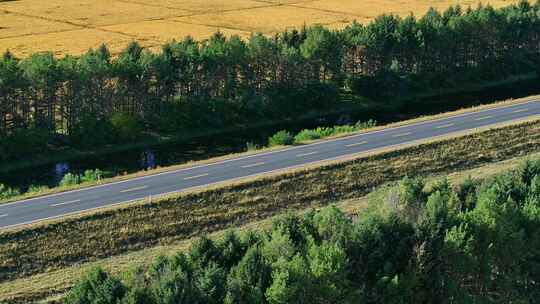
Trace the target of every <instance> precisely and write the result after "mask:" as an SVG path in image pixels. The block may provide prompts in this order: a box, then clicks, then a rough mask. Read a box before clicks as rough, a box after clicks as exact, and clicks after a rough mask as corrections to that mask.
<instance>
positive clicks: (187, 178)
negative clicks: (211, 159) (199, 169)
mask: <svg viewBox="0 0 540 304" xmlns="http://www.w3.org/2000/svg"><path fill="white" fill-rule="evenodd" d="M205 176H208V173H204V174H199V175H195V176H189V177H185V178H184V180H190V179H196V178H200V177H205Z"/></svg>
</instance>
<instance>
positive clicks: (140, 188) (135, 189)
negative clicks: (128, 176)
mask: <svg viewBox="0 0 540 304" xmlns="http://www.w3.org/2000/svg"><path fill="white" fill-rule="evenodd" d="M146 188H148V186H140V187H135V188H131V189H126V190H122V191H120V193H126V192H133V191H137V190H142V189H146Z"/></svg>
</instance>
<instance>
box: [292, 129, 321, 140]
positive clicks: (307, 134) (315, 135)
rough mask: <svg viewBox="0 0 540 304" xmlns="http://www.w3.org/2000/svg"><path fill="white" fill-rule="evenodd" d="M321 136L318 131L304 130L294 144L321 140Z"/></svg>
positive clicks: (297, 135) (295, 138)
mask: <svg viewBox="0 0 540 304" xmlns="http://www.w3.org/2000/svg"><path fill="white" fill-rule="evenodd" d="M321 137H322V136H321V134H320V133H319V132H317V130H302V131H300V133H298V134H296V136H295V137H294V142H295V143H299V142H304V141H308V140H315V139H319V138H321Z"/></svg>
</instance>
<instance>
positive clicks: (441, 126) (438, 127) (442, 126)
mask: <svg viewBox="0 0 540 304" xmlns="http://www.w3.org/2000/svg"><path fill="white" fill-rule="evenodd" d="M453 125H454V124H453V123H449V124H446V125H440V126H437V127H435V129H442V128H448V127H451V126H453Z"/></svg>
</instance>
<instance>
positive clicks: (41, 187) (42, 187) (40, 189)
mask: <svg viewBox="0 0 540 304" xmlns="http://www.w3.org/2000/svg"><path fill="white" fill-rule="evenodd" d="M48 189H49V187H48V186H45V185H30V186H29V187H28V190H27V191H26V193H40V192H43V191H46V190H48Z"/></svg>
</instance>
